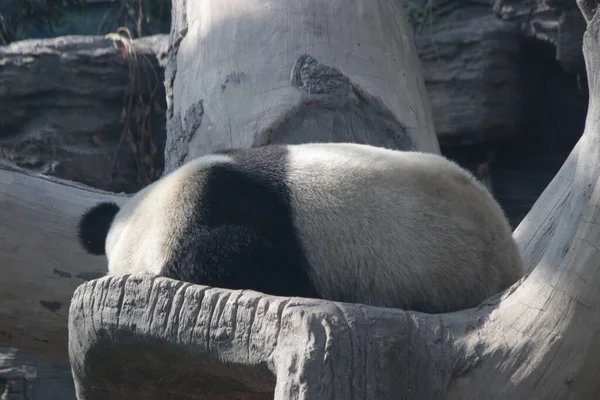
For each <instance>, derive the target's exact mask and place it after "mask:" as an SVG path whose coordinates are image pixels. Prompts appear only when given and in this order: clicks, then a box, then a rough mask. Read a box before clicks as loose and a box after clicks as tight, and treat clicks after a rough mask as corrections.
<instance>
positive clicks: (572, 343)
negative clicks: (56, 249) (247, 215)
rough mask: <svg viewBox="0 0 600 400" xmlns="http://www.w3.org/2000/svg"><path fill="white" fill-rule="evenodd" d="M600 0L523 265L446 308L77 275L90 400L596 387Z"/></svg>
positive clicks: (535, 393) (587, 395)
mask: <svg viewBox="0 0 600 400" xmlns="http://www.w3.org/2000/svg"><path fill="white" fill-rule="evenodd" d="M597 6H598V2H591V1H586V2H584V3H583V4H582V6H581V7H582V11H583V13H584V15H585V16H586V18H587V20H588V22H589V25H588V29H587V31H586V33H585V36H584V45H583V46H584V54H585V56H586V64H587V70H588V71H590V76H589V82H590V105H589V111H588V116H587V122H586V129H585V132H584V134H583V136H582V138H581V140H580V142H579V143H578V145H577V146H576V147H575V149H574V150H573V152H572V154H571V156H570V157H569V159H568V160H567V162H565V164H564V165H563V167H562V169H561V171H560V172H559V173H558V174H557V176H556V178H555V179H554V181H553V182H552V183H551V185H550V186H549V187H548V189H547V190H546V191H545V192H544V194H543V195H542V197H541V198H540V200H539V201H538V202H537V203H536V204H535V206H534V208H533V210H532V212H531V213H530V215H529V216H528V218H527V219H526V220H525V221H523V223H522V224H521V226H520V227H519V229H518V230H517V232H516V237H517V239H518V241H519V243H520V245H521V246H522V251H523V255H524V257H525V260H526V261H527V263H528V267H529V269H530V274H529V275H528V276H527V277H525V278H523V279H522V280H521V281H520V282H518V283H516V284H515V285H513V287H511V288H510V289H508V290H507V291H506V292H505V293H503V294H500V295H498V296H495V297H494V298H492V299H489V300H488V301H486V302H484V303H483V304H482V305H481V306H479V307H477V308H475V309H471V310H465V311H462V312H457V313H452V314H440V315H427V314H420V313H413V312H405V311H402V310H392V309H384V308H374V307H366V306H361V305H356V304H341V303H333V302H326V301H317V300H308V299H296V298H291V299H290V298H281V297H272V296H264V295H261V294H259V293H256V292H252V291H229V290H224V289H216V288H206V287H203V286H198V285H190V284H186V283H183V282H178V281H173V280H169V279H164V278H151V277H141V276H129V277H118V278H117V277H113V278H110V277H107V278H102V279H99V280H96V281H92V282H88V283H85V284H83V285H82V286H80V287H79V288H78V289H77V290H76V292H75V295H74V297H73V301H72V303H71V308H70V314H69V332H70V336H69V351H70V357H71V363H72V368H73V374H74V378H75V382H76V388H77V392H78V396H79V398H80V399H96V398H98V399H100V398H108V397H110V398H115V399H119V398H129V397H131V396H132V395H133V394H134V393H135V394H138V395H139V394H140V393H142V394H143V395H144V397H145V398H186V396H187V398H193V397H194V396H199V395H204V396H205V397H203V398H244V396H247V398H265V399H266V398H273V397H274V398H275V399H338V398H339V399H375V398H393V399H461V400H464V399H467V400H468V399H473V400H475V399H490V398H494V399H544V400H546V399H581V400H592V399H596V398H598V393H600V382H599V381H598V379H597V378H598V376H599V374H600V370H599V367H598V365H599V364H598V362H597V360H598V358H599V354H598V349H599V348H600V347H599V342H598V338H599V337H600V312H599V307H600V306H599V304H600V298H599V297H600V296H599V292H598V290H597V288H598V286H599V285H600V275H598V274H597V273H596V270H597V260H598V258H599V257H600V250H599V246H600V243H599V242H598V238H599V237H600V224H599V223H598V218H599V215H600V195H599V193H600V190H599V189H600V188H599V187H598V184H599V181H598V176H600V164H598V162H597V161H598V157H599V156H600V108H599V107H600V104H598V102H599V101H600V87H599V86H598V82H597V80H598V79H597V76H596V72H597V71H598V70H599V68H600V12H597V11H595V10H596V8H597ZM173 360H177V362H176V363H175V364H173ZM173 365H175V367H173ZM241 393H243V395H242V394H241Z"/></svg>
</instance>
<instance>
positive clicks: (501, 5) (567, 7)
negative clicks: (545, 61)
mask: <svg viewBox="0 0 600 400" xmlns="http://www.w3.org/2000/svg"><path fill="white" fill-rule="evenodd" d="M493 4H494V11H496V13H497V15H498V16H500V17H501V18H502V20H504V21H511V22H516V23H517V26H518V27H519V30H520V32H521V33H523V34H524V35H526V36H529V37H532V38H535V39H537V40H541V41H546V42H549V43H551V44H552V45H553V46H554V47H555V48H556V60H557V61H558V62H559V63H560V65H561V66H562V67H563V68H564V69H565V70H566V71H569V72H574V73H577V74H584V75H585V64H584V60H583V51H582V45H583V32H584V31H585V27H586V24H585V20H584V18H583V16H582V15H581V11H579V8H577V3H576V2H575V1H573V0H553V1H547V0H527V1H523V0H493Z"/></svg>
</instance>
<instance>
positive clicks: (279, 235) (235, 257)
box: [81, 144, 522, 312]
mask: <svg viewBox="0 0 600 400" xmlns="http://www.w3.org/2000/svg"><path fill="white" fill-rule="evenodd" d="M93 229H94V226H83V227H82V228H81V231H82V232H86V231H87V232H89V231H90V230H92V231H93ZM88 236H89V235H88ZM106 253H107V256H108V259H109V271H110V272H111V273H152V274H160V275H164V276H168V277H172V278H175V279H180V280H184V281H189V282H193V283H198V284H203V285H208V286H215V287H222V288H230V289H253V290H257V291H261V292H264V293H268V294H274V295H282V296H303V297H321V298H326V299H330V300H339V301H348V302H358V303H366V304H372V305H379V306H390V307H399V308H405V309H413V310H418V311H425V312H442V311H451V310H454V309H459V308H467V307H472V306H475V305H476V304H478V303H479V302H481V301H482V300H483V299H485V298H486V297H488V296H490V295H493V294H494V293H497V292H498V291H500V290H503V289H504V288H506V287H507V286H509V285H510V284H512V283H513V282H514V281H515V280H516V279H518V278H519V277H520V276H521V275H522V268H521V260H520V255H519V252H518V248H517V247H516V245H515V243H514V241H513V239H512V236H511V230H510V228H509V226H508V223H507V221H506V218H505V217H504V214H503V213H502V210H501V209H500V207H499V206H498V204H497V203H496V202H495V201H494V200H493V198H492V197H491V196H490V195H489V193H488V192H487V191H486V190H485V189H484V188H483V187H482V186H481V185H480V184H479V183H477V182H476V181H475V180H474V179H473V177H472V176H470V175H469V174H468V173H467V172H465V171H464V170H462V169H460V168H458V167H457V166H456V165H455V164H453V163H450V162H449V161H447V160H445V159H443V158H441V157H438V156H433V155H428V154H421V153H404V152H395V151H390V150H384V149H379V148H375V147H371V146H364V145H354V144H307V145H295V146H264V147H260V148H254V149H244V150H232V151H227V152H223V153H221V154H215V155H211V156H207V157H201V158H199V159H196V160H192V161H190V162H189V163H187V164H185V165H184V166H182V167H181V168H180V169H178V170H176V171H174V172H173V173H171V174H169V175H167V176H166V177H164V178H163V179H161V180H159V181H158V182H155V183H154V184H153V185H151V186H149V187H147V188H145V189H144V190H142V191H140V192H139V193H138V194H136V195H135V196H134V197H133V198H132V199H131V200H130V201H129V202H128V204H126V205H125V206H124V207H123V208H122V209H121V210H120V211H119V213H117V215H116V216H115V217H114V221H113V223H112V225H111V229H110V232H109V233H108V236H107V240H106Z"/></svg>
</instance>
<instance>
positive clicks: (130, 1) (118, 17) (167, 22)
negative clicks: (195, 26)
mask: <svg viewBox="0 0 600 400" xmlns="http://www.w3.org/2000/svg"><path fill="white" fill-rule="evenodd" d="M170 26H171V0H119V1H118V2H117V4H115V5H114V6H113V7H112V8H111V10H110V12H109V13H107V15H106V18H105V21H103V25H102V26H101V27H99V31H103V32H106V31H109V32H114V31H116V30H117V29H118V28H120V27H126V28H128V29H129V30H130V31H131V32H134V33H135V34H134V35H133V36H135V37H140V36H143V35H145V34H148V33H156V32H167V31H168V30H169V27H170ZM147 31H149V32H147Z"/></svg>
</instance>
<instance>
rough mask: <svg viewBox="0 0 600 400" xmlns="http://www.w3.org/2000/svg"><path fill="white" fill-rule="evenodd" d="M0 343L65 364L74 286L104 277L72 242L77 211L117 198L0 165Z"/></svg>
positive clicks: (100, 266)
mask: <svg viewBox="0 0 600 400" xmlns="http://www.w3.org/2000/svg"><path fill="white" fill-rule="evenodd" d="M0 193H1V195H0V210H2V212H1V213H0V238H1V240H0V265H2V274H1V275H0V296H1V300H0V343H2V344H3V345H8V346H13V347H18V348H21V349H26V350H27V351H29V352H33V353H38V354H41V355H44V356H47V357H50V358H53V359H56V360H59V361H62V362H67V361H68V358H67V316H68V308H69V307H68V306H69V303H70V299H71V296H72V294H73V291H74V290H75V288H76V287H77V286H78V285H80V284H81V283H83V282H85V281H87V280H90V279H94V278H98V277H100V276H102V275H104V274H105V273H106V259H105V258H102V257H94V256H90V255H88V254H86V253H85V252H84V251H83V250H82V249H81V248H80V246H79V245H78V244H77V232H76V226H77V222H78V218H79V217H80V215H81V213H82V212H84V211H85V209H87V208H88V207H90V206H92V205H93V204H95V203H96V202H98V201H102V200H112V201H120V200H121V199H122V198H123V196H119V195H115V194H112V193H109V192H104V191H101V190H97V189H93V188H90V187H87V186H84V185H81V184H77V183H74V182H70V181H66V180H62V179H57V178H52V177H47V176H42V175H38V174H34V173H31V172H28V171H26V170H23V169H21V168H19V167H17V166H16V165H14V164H12V163H9V162H7V161H5V160H0Z"/></svg>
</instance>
